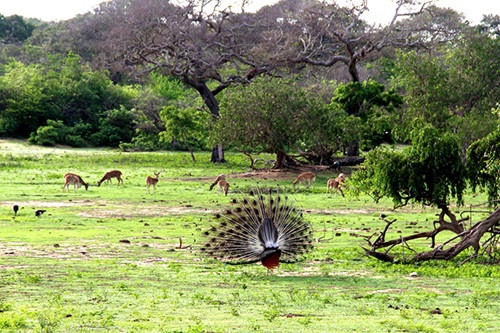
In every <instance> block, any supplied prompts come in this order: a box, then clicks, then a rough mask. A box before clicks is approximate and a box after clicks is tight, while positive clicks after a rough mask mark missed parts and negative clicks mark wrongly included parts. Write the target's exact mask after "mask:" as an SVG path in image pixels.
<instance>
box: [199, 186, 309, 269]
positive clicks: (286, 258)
mask: <svg viewBox="0 0 500 333" xmlns="http://www.w3.org/2000/svg"><path fill="white" fill-rule="evenodd" d="M232 203H233V207H231V208H227V209H225V210H223V211H222V212H221V213H218V214H216V215H215V217H216V219H218V220H219V222H218V223H217V224H216V225H214V226H212V227H211V228H210V229H209V230H207V231H205V232H204V236H205V237H206V239H207V240H206V242H205V244H204V246H203V248H202V251H204V252H206V253H207V254H208V255H209V256H212V257H214V258H217V259H219V260H221V261H223V262H228V263H235V264H240V263H241V264H243V263H253V262H258V261H261V262H262V265H264V266H265V267H267V268H268V269H273V268H276V267H277V266H278V265H279V263H280V261H281V262H292V261H296V260H297V258H298V256H299V255H301V254H304V253H306V252H308V251H310V250H311V249H312V227H311V225H310V224H309V223H308V222H305V221H304V220H303V214H302V211H301V210H300V209H296V208H295V207H294V205H293V203H292V202H291V201H290V199H289V198H288V197H287V196H286V195H283V194H281V193H279V189H274V190H273V189H260V188H256V189H252V190H251V191H250V194H249V195H243V196H242V198H241V199H239V200H237V199H233V201H232Z"/></svg>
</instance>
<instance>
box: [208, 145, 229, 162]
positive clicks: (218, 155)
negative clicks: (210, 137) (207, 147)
mask: <svg viewBox="0 0 500 333" xmlns="http://www.w3.org/2000/svg"><path fill="white" fill-rule="evenodd" d="M210 162H213V163H225V162H226V160H225V159H224V149H223V148H222V144H219V145H218V146H216V147H214V148H213V149H212V158H211V159H210Z"/></svg>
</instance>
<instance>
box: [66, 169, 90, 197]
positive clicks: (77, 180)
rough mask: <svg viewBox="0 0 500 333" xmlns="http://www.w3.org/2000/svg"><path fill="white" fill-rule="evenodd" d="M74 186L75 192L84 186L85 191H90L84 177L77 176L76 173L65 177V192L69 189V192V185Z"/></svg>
mask: <svg viewBox="0 0 500 333" xmlns="http://www.w3.org/2000/svg"><path fill="white" fill-rule="evenodd" d="M70 184H73V187H74V191H75V192H76V191H77V190H78V189H79V188H80V187H81V186H82V185H83V186H85V190H88V188H89V184H87V183H86V182H84V181H83V179H82V177H80V176H78V175H77V174H74V173H71V172H69V173H67V174H65V175H64V186H63V192H64V189H65V188H66V189H68V192H69V185H70Z"/></svg>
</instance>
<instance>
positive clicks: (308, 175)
mask: <svg viewBox="0 0 500 333" xmlns="http://www.w3.org/2000/svg"><path fill="white" fill-rule="evenodd" d="M315 180H316V175H315V174H314V173H313V172H304V173H301V174H300V175H299V176H298V177H297V179H295V181H294V182H293V183H292V185H293V189H294V190H295V185H297V184H298V183H306V182H307V185H306V186H307V188H309V187H310V186H311V185H314V181H315Z"/></svg>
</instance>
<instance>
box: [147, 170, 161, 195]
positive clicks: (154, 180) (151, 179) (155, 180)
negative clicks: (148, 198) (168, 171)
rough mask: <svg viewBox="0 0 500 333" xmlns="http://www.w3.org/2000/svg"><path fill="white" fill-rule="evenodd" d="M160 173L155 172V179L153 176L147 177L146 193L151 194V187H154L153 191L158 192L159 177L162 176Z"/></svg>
mask: <svg viewBox="0 0 500 333" xmlns="http://www.w3.org/2000/svg"><path fill="white" fill-rule="evenodd" d="M160 172H161V171H158V172H154V174H155V177H151V176H147V177H146V192H148V193H151V192H150V189H149V188H150V187H151V186H153V191H154V192H156V184H157V183H158V180H159V178H158V176H159V175H160Z"/></svg>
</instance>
